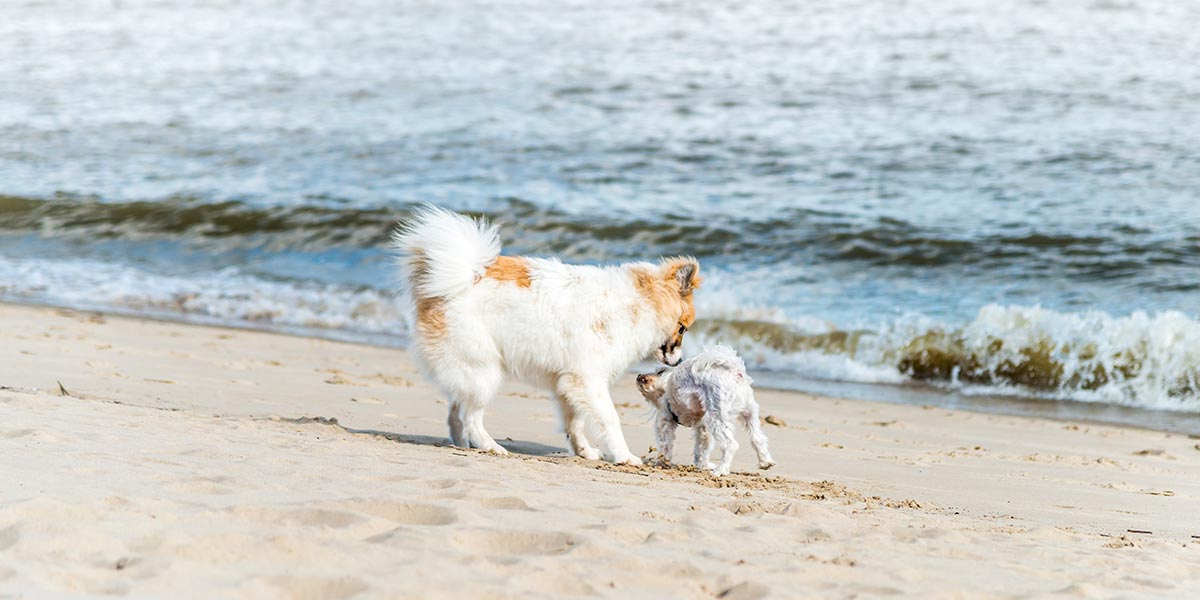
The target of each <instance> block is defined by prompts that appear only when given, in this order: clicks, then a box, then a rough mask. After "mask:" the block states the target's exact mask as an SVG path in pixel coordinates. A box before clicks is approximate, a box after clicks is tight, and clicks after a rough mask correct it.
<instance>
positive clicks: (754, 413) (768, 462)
mask: <svg viewBox="0 0 1200 600" xmlns="http://www.w3.org/2000/svg"><path fill="white" fill-rule="evenodd" d="M748 404H749V408H747V409H746V411H745V412H743V413H742V415H741V417H742V422H743V423H745V424H746V431H749V432H750V445H751V446H753V447H754V453H755V454H757V455H758V468H760V469H770V468H771V467H773V466H775V459H773V458H771V451H770V450H769V449H768V448H767V434H765V433H763V430H762V423H761V422H760V421H759V419H758V403H757V402H755V401H754V399H753V398H751V399H750V402H749V403H748Z"/></svg>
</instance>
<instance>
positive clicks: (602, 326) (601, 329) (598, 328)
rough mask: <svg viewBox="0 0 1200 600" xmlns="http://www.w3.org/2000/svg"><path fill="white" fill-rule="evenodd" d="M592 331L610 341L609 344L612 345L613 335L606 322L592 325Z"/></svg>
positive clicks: (597, 322)
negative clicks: (609, 331)
mask: <svg viewBox="0 0 1200 600" xmlns="http://www.w3.org/2000/svg"><path fill="white" fill-rule="evenodd" d="M592 331H594V332H596V335H598V336H600V337H602V338H604V339H605V340H608V342H609V343H612V341H613V339H612V335H610V334H609V333H608V324H607V323H605V322H604V321H596V322H595V323H592Z"/></svg>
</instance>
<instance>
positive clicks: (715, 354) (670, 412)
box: [638, 346, 775, 476]
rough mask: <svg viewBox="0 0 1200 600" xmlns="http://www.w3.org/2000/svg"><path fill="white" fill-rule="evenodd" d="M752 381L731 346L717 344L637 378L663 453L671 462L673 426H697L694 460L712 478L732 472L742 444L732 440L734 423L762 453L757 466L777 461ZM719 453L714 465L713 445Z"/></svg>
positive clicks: (755, 449) (673, 441) (757, 450)
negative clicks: (761, 421)
mask: <svg viewBox="0 0 1200 600" xmlns="http://www.w3.org/2000/svg"><path fill="white" fill-rule="evenodd" d="M753 383H754V382H753V381H752V380H751V379H750V375H749V374H747V373H746V364H745V363H744V362H742V359H741V358H740V357H739V356H738V355H737V353H736V352H734V351H733V349H732V348H730V347H728V346H715V347H713V348H709V349H706V350H705V351H704V352H701V353H700V354H699V355H697V356H695V357H693V358H690V359H688V360H685V361H683V363H682V364H680V365H679V366H678V367H675V368H673V369H668V370H666V371H663V372H661V373H660V374H657V375H655V374H645V375H639V376H638V389H639V391H641V392H642V395H643V396H644V397H645V398H646V401H647V402H649V403H650V405H651V406H652V407H653V408H654V410H655V420H654V433H655V441H656V443H657V444H658V451H659V455H660V456H661V457H662V459H663V461H664V462H670V460H671V455H672V453H673V449H674V445H675V428H676V427H677V426H679V425H683V426H685V427H695V429H696V445H695V450H694V452H693V459H694V461H695V464H696V468H698V469H708V470H710V471H712V473H713V475H718V476H720V475H727V474H729V466H730V464H731V463H732V462H733V455H734V454H735V453H736V452H737V449H738V443H737V440H735V439H734V437H733V422H734V419H738V420H741V422H742V424H743V425H745V427H746V430H747V431H749V432H750V444H751V445H752V446H754V451H755V452H756V453H757V454H758V468H760V469H769V468H771V467H772V466H774V464H775V461H774V459H772V458H771V452H770V451H769V450H768V449H767V436H766V434H764V433H763V431H762V426H761V424H760V423H759V420H758V402H756V401H755V400H754V388H753V387H752V384H753ZM714 446H716V447H718V448H720V449H721V452H722V454H721V463H720V464H716V465H714V464H713V463H712V462H711V459H710V457H711V456H712V451H713V447H714Z"/></svg>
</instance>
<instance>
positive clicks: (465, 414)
mask: <svg viewBox="0 0 1200 600" xmlns="http://www.w3.org/2000/svg"><path fill="white" fill-rule="evenodd" d="M394 244H395V249H396V250H397V251H398V252H399V253H400V254H401V259H402V264H404V265H405V266H406V267H407V268H408V270H409V280H410V285H409V293H410V294H411V296H412V300H413V304H414V307H415V306H418V305H419V304H420V303H421V302H422V301H427V302H436V304H437V307H438V310H440V311H441V312H440V313H439V315H440V316H442V317H443V322H444V324H445V326H444V330H442V329H439V330H438V331H437V333H438V335H436V336H431V335H428V334H427V333H425V332H423V331H422V328H421V327H419V326H418V327H414V337H415V339H414V344H413V349H414V354H415V355H416V357H417V359H418V362H419V364H421V366H422V368H423V370H424V371H425V373H426V375H427V376H428V377H429V378H430V379H431V380H432V381H434V382H435V383H436V384H437V385H438V386H439V387H440V388H441V389H442V391H443V392H444V393H445V394H446V396H447V397H448V398H449V400H450V411H449V417H448V419H447V422H448V425H449V429H450V440H451V442H452V443H453V444H455V445H457V446H461V447H473V448H480V449H483V450H488V451H492V452H497V453H502V454H503V453H506V450H505V449H504V448H502V447H501V446H500V445H499V444H497V443H496V441H495V440H494V439H492V437H491V436H490V435H489V434H488V432H487V431H486V430H485V429H484V427H483V412H484V408H485V407H486V406H487V404H488V403H489V402H490V401H491V399H492V397H493V396H494V395H495V393H496V391H497V389H498V388H499V386H500V384H501V383H502V381H503V379H504V378H505V376H511V377H514V378H516V379H518V380H521V381H524V382H527V383H530V384H533V385H536V386H539V387H542V388H545V389H547V390H548V391H549V392H550V393H551V395H552V397H553V398H554V399H555V400H556V401H557V403H558V405H559V407H560V409H561V411H562V417H563V422H564V428H565V430H566V435H567V439H568V441H569V443H570V444H571V447H572V450H573V451H574V452H575V453H576V454H577V455H579V456H582V457H584V458H588V459H598V458H601V457H602V456H603V458H605V459H607V460H610V461H614V462H621V463H631V464H640V463H641V461H640V460H639V459H638V458H637V457H636V456H634V455H633V454H632V453H631V452H630V451H629V448H628V446H627V444H626V442H625V437H624V435H623V434H622V432H621V425H620V421H619V419H618V416H617V412H616V409H615V408H614V406H613V403H612V399H611V397H610V396H609V389H608V387H609V384H610V383H611V381H612V380H613V379H615V377H616V376H617V375H619V374H621V373H623V372H624V371H625V370H627V369H628V368H629V367H630V365H632V364H633V363H634V362H636V361H638V360H640V359H643V358H645V357H647V356H648V355H650V354H651V353H653V352H654V351H655V349H657V348H660V347H664V348H665V347H666V346H665V345H664V344H665V343H664V340H668V339H669V338H670V337H671V336H672V334H674V333H675V328H676V327H678V324H677V322H676V321H675V320H674V319H676V318H678V316H667V317H665V318H664V317H663V316H662V315H660V314H659V313H658V312H656V310H655V308H654V305H653V304H652V303H651V302H650V301H649V300H648V299H647V298H646V297H645V296H644V295H643V294H641V293H639V291H638V289H637V286H636V279H635V277H634V276H633V270H634V269H637V270H646V269H649V270H652V271H653V272H655V273H659V272H661V270H662V267H661V266H659V265H652V264H649V263H634V264H630V265H622V266H615V267H591V266H575V265H565V264H563V263H561V262H559V261H558V260H548V259H532V258H523V259H520V260H521V261H523V264H525V265H527V266H528V273H529V276H530V277H529V279H530V282H531V283H529V284H528V285H527V286H522V285H517V284H516V283H514V282H513V281H497V280H495V279H490V278H488V277H485V276H484V275H485V273H486V272H487V268H488V266H489V265H492V264H493V263H495V262H496V260H497V256H498V254H499V251H500V243H499V240H498V236H497V230H496V228H495V227H493V226H489V225H488V224H487V223H486V222H484V221H482V220H478V221H477V220H473V219H471V218H468V217H465V216H463V215H459V214H456V213H453V212H450V211H446V210H443V209H440V208H434V207H426V208H425V209H422V210H421V211H419V212H418V213H417V214H416V215H415V217H414V218H413V219H412V220H411V221H409V222H408V223H407V224H405V225H404V226H402V227H401V229H399V230H398V232H397V234H396V235H395V237H394ZM697 268H698V267H697ZM694 272H695V270H688V271H687V273H688V274H689V275H688V277H689V284H690V283H691V281H690V277H691V274H692V273H694ZM418 313H419V311H418ZM417 318H418V319H419V314H418V317H417ZM664 360H666V359H664ZM594 446H598V450H597V449H596V448H595V447H594Z"/></svg>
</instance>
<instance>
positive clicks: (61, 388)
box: [55, 380, 74, 398]
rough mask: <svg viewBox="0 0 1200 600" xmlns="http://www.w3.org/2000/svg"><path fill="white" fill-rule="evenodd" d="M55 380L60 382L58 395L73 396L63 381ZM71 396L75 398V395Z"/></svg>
mask: <svg viewBox="0 0 1200 600" xmlns="http://www.w3.org/2000/svg"><path fill="white" fill-rule="evenodd" d="M55 382H56V383H58V395H59V396H71V392H68V391H67V388H65V387H63V384H62V382H61V381H57V380H55ZM71 397H72V398H74V396H71Z"/></svg>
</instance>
